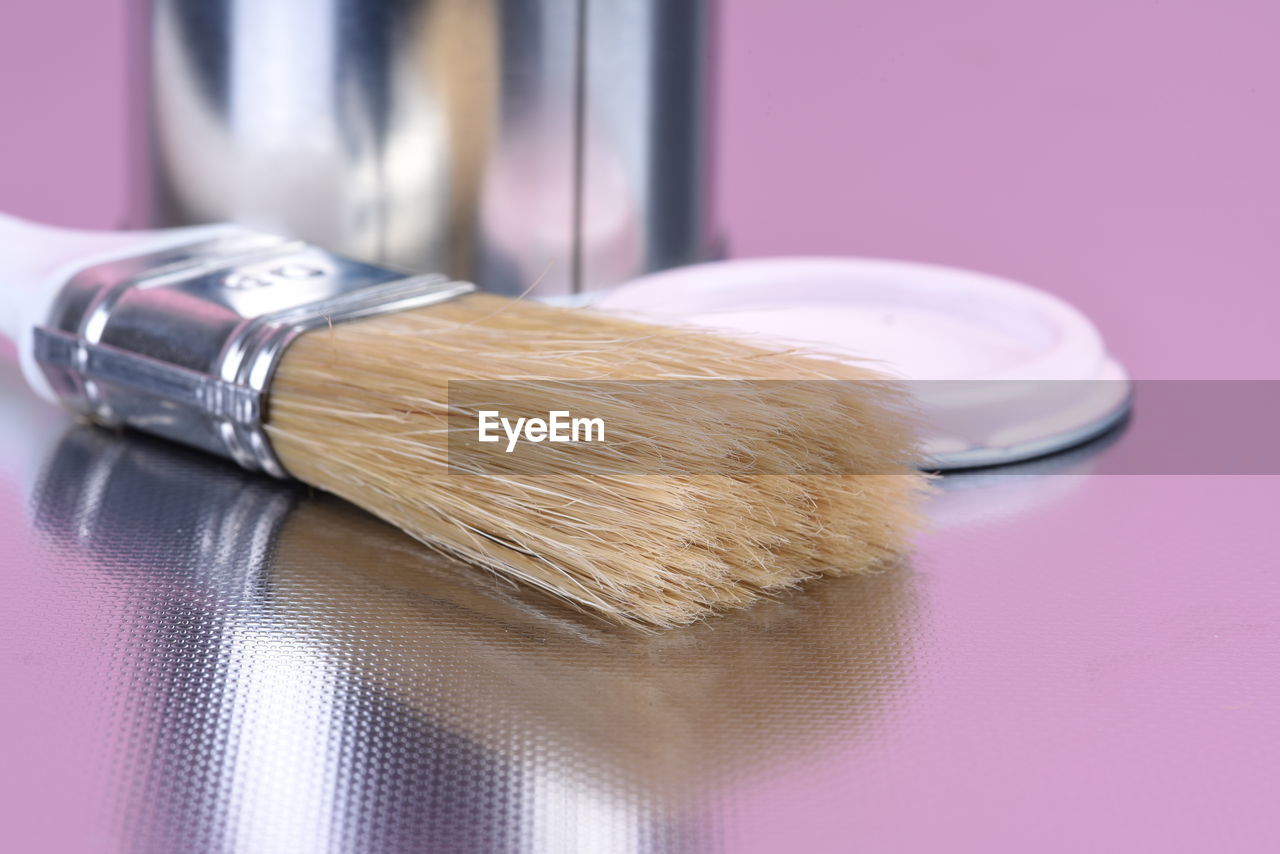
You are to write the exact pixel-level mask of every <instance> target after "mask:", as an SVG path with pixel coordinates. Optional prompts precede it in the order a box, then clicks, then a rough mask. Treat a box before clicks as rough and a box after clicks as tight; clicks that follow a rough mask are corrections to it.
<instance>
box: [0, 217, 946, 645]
mask: <svg viewBox="0 0 1280 854" xmlns="http://www.w3.org/2000/svg"><path fill="white" fill-rule="evenodd" d="M0 245H2V246H3V250H0V280H2V281H3V286H2V287H0V300H3V302H2V303H0V322H2V323H3V331H4V333H5V334H6V335H7V336H8V337H9V338H10V339H12V340H13V341H14V342H15V343H16V344H17V347H18V351H19V356H20V359H21V361H22V364H23V368H24V375H25V376H26V378H27V380H28V382H29V383H30V384H31V385H32V386H33V387H34V388H35V389H36V390H37V392H39V393H41V394H42V395H44V396H45V397H47V398H49V399H52V400H58V401H61V402H62V403H63V404H65V405H66V406H68V407H69V408H70V409H72V410H73V411H76V412H78V413H81V414H82V415H84V416H87V417H88V418H90V419H92V420H94V421H96V422H99V423H101V424H105V425H126V426H129V427H134V428H138V429H141V430H145V431H147V432H150V433H153V434H157V435H160V436H163V437H166V438H169V439H173V440H177V441H180V442H184V443H186V444H188V445H192V446H195V447H197V448H200V449H202V450H205V451H209V452H211V453H215V454H219V455H222V456H225V457H229V458H230V459H232V460H235V461H236V462H238V463H239V464H240V465H242V466H244V467H246V468H248V469H253V470H262V471H265V472H267V473H269V474H272V475H275V476H277V477H294V478H297V479H299V480H302V481H304V482H306V483H308V484H310V485H312V486H315V487H317V488H319V489H323V490H326V491H328V492H332V493H335V494H337V495H339V496H341V497H343V498H346V499H348V500H350V501H352V502H353V503H355V504H357V505H359V506H361V507H363V508H365V509H366V510H368V511H370V512H371V513H373V514H374V515H376V516H379V517H381V518H383V519H385V520H387V521H389V522H391V523H392V524H394V525H396V526H398V527H400V528H402V529H403V530H405V531H406V532H407V533H409V534H410V535H412V536H413V537H415V538H416V539H418V540H420V541H422V542H424V543H426V544H428V545H430V546H432V547H434V548H437V549H439V550H441V551H444V552H447V553H449V554H451V555H453V556H455V557H459V558H462V559H463V560H465V561H467V562H469V563H471V564H473V565H476V566H478V567H481V568H483V569H486V570H490V571H493V572H496V573H499V574H501V575H504V576H507V577H510V578H515V579H519V580H521V581H523V582H525V583H528V584H532V585H534V586H536V587H539V588H541V589H543V590H545V591H549V592H551V593H553V594H555V595H557V596H560V597H562V598H564V599H565V600H568V601H569V602H572V603H575V604H577V605H579V606H582V607H585V608H588V609H591V610H593V611H596V612H599V613H602V614H605V615H608V616H611V617H614V618H617V619H620V620H624V621H630V622H634V623H637V624H642V625H649V626H670V625H676V624H681V623H687V622H691V621H693V620H697V619H700V618H702V617H704V616H705V615H707V614H709V613H712V612H715V611H718V610H723V609H725V608H729V607H735V606H741V605H746V604H749V603H751V602H753V601H755V600H757V599H759V598H761V597H764V596H769V595H771V594H773V593H775V592H777V591H780V590H782V589H785V588H788V587H791V586H794V585H796V584H798V583H800V582H803V581H805V580H806V579H809V578H812V577H815V576H820V575H827V574H831V575H839V574H848V573H853V572H861V571H869V570H872V569H874V568H876V567H878V566H881V565H883V564H884V563H885V562H886V561H889V560H892V559H893V558H895V557H896V556H898V555H899V554H900V553H902V552H903V551H904V550H905V549H906V547H907V541H908V537H909V533H910V530H911V527H912V525H913V520H914V518H915V517H914V513H913V506H914V502H915V499H916V497H917V496H918V495H919V494H920V492H921V478H920V477H919V476H918V475H917V474H916V473H915V470H914V468H913V465H912V464H913V461H914V445H913V434H912V431H911V427H910V419H909V416H908V414H907V413H906V408H905V399H904V397H903V395H902V394H900V393H899V391H898V390H897V389H896V387H895V386H894V385H893V384H892V383H887V382H884V381H883V378H882V377H881V375H880V374H878V373H877V372H876V371H874V370H872V369H870V368H868V367H866V366H864V365H859V364H848V363H845V362H840V361H835V360H832V359H827V358H821V357H819V356H815V355H810V354H805V353H802V352H797V351H796V350H795V349H793V348H785V347H771V346H767V345H762V344H760V343H758V342H751V341H745V340H741V339H738V338H735V337H732V336H729V335H724V334H719V333H716V332H714V331H709V330H703V329H692V328H681V327H672V326H663V325H658V324H652V323H648V322H644V321H642V320H638V319H634V318H628V317H621V316H611V315H607V314H602V313H593V312H590V311H586V310H582V309H570V308H560V307H553V306H549V305H544V304H540V303H537V302H534V301H530V300H510V299H504V298H500V297H496V296H493V295H489V294H485V293H482V292H479V291H478V290H477V289H476V288H475V287H474V286H473V285H471V284H470V283H466V282H458V281H453V280H450V279H449V278H447V277H445V276H438V275H436V276H421V275H413V274H406V273H404V272H401V271H397V270H392V269H388V268H385V267H380V266H375V265H370V264H365V263H362V262H358V261H355V260H352V259H349V258H344V257H341V256H338V255H335V254H332V253H329V252H326V251H325V250H323V249H320V248H317V247H314V246H310V245H308V244H305V243H301V242H297V241H290V240H286V239H283V238H280V237H277V236H274V235H267V234H261V233H257V232H253V231H248V230H245V229H242V228H240V227H237V226H230V225H218V226H200V227H193V228H186V229H170V230H165V231H156V232H118V233H98V232H78V231H67V230H61V229H52V228H48V227H44V226H37V225H33V224H30V223H26V222H22V221H19V220H16V219H12V218H8V217H0ZM495 381H500V385H499V386H498V388H497V390H496V391H495V390H494V387H493V385H492V384H493V383H494V382H495ZM468 383H470V384H472V385H471V386H468V385H467V384H468ZM724 383H729V386H728V389H727V391H726V390H724V386H723V385H721V384H724ZM455 386H456V387H458V388H465V389H470V390H471V391H472V396H470V397H468V396H467V395H466V394H462V393H459V394H458V395H456V396H455V394H454V390H455ZM477 386H478V387H479V388H481V389H482V391H481V392H475V391H474V387H477ZM476 395H479V396H476ZM485 395H492V396H493V397H486V396H485ZM504 396H505V397H504ZM504 408H505V409H508V410H511V411H512V412H513V413H516V414H520V413H526V414H521V415H520V417H521V418H524V420H523V421H520V420H519V419H516V423H518V424H523V425H524V427H523V433H522V434H519V436H523V438H524V439H526V440H528V442H534V443H536V442H538V441H539V437H541V438H547V435H548V432H549V430H550V432H552V433H554V424H552V425H550V427H549V425H548V423H547V422H546V420H542V421H541V422H540V424H539V425H538V426H539V431H537V432H535V431H534V430H533V429H532V427H533V426H534V422H535V421H536V420H537V419H533V418H532V417H531V416H528V415H527V412H528V411H529V410H531V409H538V410H540V411H542V412H544V414H548V415H549V416H551V418H550V421H551V422H554V421H555V417H554V414H555V413H564V414H566V415H567V414H570V413H574V414H579V415H585V416H595V417H594V418H588V419H587V420H588V421H598V422H599V425H600V427H601V429H600V431H599V433H600V434H601V435H599V436H598V437H597V439H598V440H600V441H599V444H598V445H591V446H588V445H582V444H575V443H574V442H572V441H568V440H566V441H568V444H565V445H563V446H557V445H554V444H551V443H548V444H539V445H528V442H526V445H528V446H529V447H530V448H531V450H530V451H529V452H528V453H517V454H511V453H508V452H507V451H506V450H504V448H505V447H507V446H504V444H503V443H502V441H500V439H501V437H500V436H495V437H490V438H489V439H486V438H485V437H484V430H483V426H484V421H485V418H486V417H487V416H486V413H492V414H493V415H495V416H500V415H501V414H502V411H503V409H504ZM513 418H514V415H513ZM477 425H480V426H479V427H477ZM517 432H518V431H517ZM519 436H517V438H519ZM459 437H461V438H459ZM491 440H493V441H496V444H485V445H483V446H481V445H480V444H477V442H481V443H483V442H486V441H491ZM510 450H514V448H510ZM534 451H537V453H534ZM553 452H554V453H553Z"/></svg>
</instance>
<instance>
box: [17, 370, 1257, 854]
mask: <svg viewBox="0 0 1280 854" xmlns="http://www.w3.org/2000/svg"><path fill="white" fill-rule="evenodd" d="M0 370H2V371H3V372H2V373H0V415H2V416H3V420H2V421H0V426H2V427H3V431H4V432H3V435H4V441H3V442H0V550H2V551H0V554H2V555H3V567H2V568H3V572H2V573H0V676H2V677H3V685H4V703H3V704H2V705H0V756H3V757H4V759H3V762H2V764H0V839H2V843H0V844H2V845H3V848H4V850H9V851H24V852H25V851H40V852H45V851H84V852H113V851H137V852H157V854H159V853H160V852H164V854H169V852H326V851H353V852H401V851H429V852H471V851H474V852H506V851H547V852H571V851H583V852H611V851H621V852H666V851H673V852H680V851H692V852H701V851H717V850H727V851H743V852H774V851H818V852H821V851H854V850H858V851H864V850H865V851H896V850H917V851H943V850H946V851H958V850H981V851H995V850H998V851H1031V850H1035V851H1083V850H1100V851H1161V852H1165V851H1203V850H1227V851H1267V850H1275V849H1276V847H1277V845H1280V834H1278V832H1277V831H1278V827H1280V820H1278V819H1277V818H1276V817H1275V812H1274V810H1273V806H1274V803H1273V802H1274V796H1275V793H1276V792H1277V791H1280V762H1278V761H1277V760H1278V759H1280V749H1278V748H1280V733H1278V730H1277V726H1276V721H1277V720H1278V719H1280V717H1278V715H1277V712H1278V711H1280V710H1278V709H1277V702H1276V700H1277V694H1278V692H1277V676H1276V673H1277V664H1280V629H1278V620H1277V611H1278V610H1280V607H1278V606H1277V602H1278V601H1280V596H1278V594H1280V585H1278V582H1277V578H1278V577H1280V576H1278V574H1277V573H1276V569H1277V566H1276V562H1277V549H1276V545H1277V541H1276V534H1275V533H1274V531H1275V529H1274V524H1273V520H1272V516H1273V508H1274V490H1275V486H1276V479H1275V478H1267V477H1220V478H1218V477H1173V476H1169V477H1121V476H1093V475H1090V474H1089V469H1090V466H1091V465H1092V464H1093V461H1095V460H1096V457H1093V456H1091V454H1096V453H1101V454H1106V453H1109V450H1108V449H1106V448H1105V447H1104V448H1101V449H1094V450H1092V451H1089V452H1085V453H1082V454H1079V455H1077V456H1075V457H1072V458H1069V459H1065V460H1060V461H1058V462H1056V463H1054V464H1052V465H1040V466H1039V467H1032V468H1030V469H1024V470H1021V471H1020V472H1019V473H1018V474H1016V475H1002V476H992V475H991V474H986V475H972V476H967V477H964V478H956V479H953V480H951V481H949V482H948V484H947V488H946V490H945V491H944V492H943V494H942V495H941V496H940V497H939V498H938V499H937V500H936V501H935V502H934V503H933V504H932V505H931V510H930V512H931V515H932V517H933V530H932V532H931V533H929V534H928V535H927V536H925V537H924V538H923V539H922V542H921V546H920V550H919V553H918V554H917V555H916V556H915V557H914V558H913V561H912V564H911V566H904V567H901V568H899V569H897V570H895V571H892V572H888V573H885V574H883V575H880V576H877V577H872V578H863V579H846V580H842V581H835V582H831V583H823V584H815V585H813V586H812V587H811V588H809V589H808V590H806V591H803V592H801V593H799V594H797V595H793V596H788V597H785V598H784V599H782V600H781V601H778V602H773V603H768V604H766V605H764V606H763V607H759V608H756V609H754V610H752V611H749V612H746V613H739V614H734V615H730V616H727V617H725V618H722V619H717V620H714V621H711V622H709V623H707V624H705V625H700V626H696V627H693V628H691V629H687V630H679V631H673V632H669V633H665V634H660V635H654V636H647V635H637V634H635V633H631V632H625V631H619V630H616V629H611V628H609V627H608V626H605V625H602V624H600V623H597V622H595V621H593V620H591V619H589V618H585V617H583V616H581V615H577V614H575V613H573V612H571V611H568V610H566V609H563V608H560V607H557V606H555V605H553V604H550V603H547V602H545V601H543V600H540V599H538V598H537V597H535V596H529V595H526V594H525V593H524V592H522V591H520V590H518V589H516V588H513V587H511V586H509V585H506V584H504V583H502V582H499V581H496V580H493V579H489V578H484V577H477V576H476V575H475V574H474V573H473V572H471V571H469V570H466V569H464V568H460V567H458V566H455V565H453V564H450V563H448V562H447V561H444V560H442V559H440V558H438V557H435V556H433V555H431V554H430V553H428V552H426V551H424V550H423V549H421V548H420V547H418V546H417V545H416V544H414V543H413V542H412V541H410V540H408V539H407V538H405V537H404V536H403V535H401V534H399V533H398V532H396V531H395V530H393V529H390V528H388V527H387V526H385V525H383V524H381V523H379V522H377V521H375V520H373V519H371V518H370V517H368V516H366V515H364V514H363V513H361V512H359V511H358V510H356V509H354V508H352V507H350V506H348V505H345V504H343V503H341V502H339V501H336V500H333V499H331V498H328V497H325V496H318V495H313V494H310V493H308V491H307V490H305V489H302V488H297V487H293V486H290V485H288V484H282V483H279V482H276V481H272V480H270V479H269V478H265V477H261V476H254V475H251V474H248V473H244V472H241V471H239V470H238V469H236V468H235V467H234V466H232V465H230V464H227V463H223V462H221V461H218V460H215V459H212V458H205V457H202V456H199V455H197V454H195V453H194V452H188V451H186V450H183V449H181V448H178V447H176V446H170V445H166V444H164V443H161V442H159V441H157V440H150V439H146V438H141V437H122V436H117V435H114V434H112V433H109V432H107V431H103V430H100V429H97V428H89V427H75V426H73V425H72V423H71V422H70V420H69V419H68V418H67V417H66V416H64V415H62V414H61V413H59V412H57V411H55V410H53V409H51V408H47V407H44V406H43V405H42V404H39V403H36V402H33V401H30V400H29V398H27V397H25V396H23V392H22V390H21V388H20V384H19V380H18V379H17V377H16V373H15V372H14V371H13V370H12V368H10V367H8V366H6V367H5V368H4V369H0ZM1135 436H1136V438H1137V439H1138V440H1140V439H1141V431H1140V430H1139V431H1131V433H1130V434H1126V435H1125V436H1122V437H1121V438H1120V441H1132V440H1134V437H1135Z"/></svg>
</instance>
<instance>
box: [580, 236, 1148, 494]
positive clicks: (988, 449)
mask: <svg viewBox="0 0 1280 854" xmlns="http://www.w3.org/2000/svg"><path fill="white" fill-rule="evenodd" d="M595 305H596V307H598V308H604V309H609V310H614V311H626V312H630V313H637V314H639V313H643V314H645V315H648V316H650V317H664V318H666V319H668V320H670V319H672V318H673V317H674V318H678V319H679V320H681V321H683V322H691V323H696V324H699V325H703V326H710V327H716V328H721V329H728V330H733V331H738V332H746V333H751V334H753V335H766V336H771V337H775V338H779V339H783V340H786V341H789V342H801V343H805V344H809V345H812V346H815V347H817V348H820V349H822V350H824V351H827V352H833V351H834V352H837V353H848V354H850V355H852V356H857V357H860V358H863V359H869V360H873V361H875V362H879V363H880V367H882V369H884V370H885V371H886V372H888V373H891V374H893V375H895V376H898V377H901V378H902V379H904V380H907V381H908V382H909V385H910V388H911V389H912V391H913V392H915V394H916V396H917V398H918V399H919V400H920V403H921V407H922V409H923V410H924V415H925V421H926V423H927V424H928V427H927V429H926V430H925V435H924V436H923V437H922V438H923V442H924V449H925V452H926V453H927V454H928V456H929V459H930V463H931V465H930V467H934V468H940V469H955V468H965V467H969V466H981V465H999V464H1002V463H1010V462H1015V461H1017V460H1025V459H1029V458H1031V457H1035V456H1040V455H1042V454H1047V453H1052V452H1054V451H1058V450H1061V449H1063V448H1068V447H1071V446H1073V445H1077V444H1079V443H1081V442H1084V441H1086V440H1088V439H1091V438H1093V437H1094V436H1097V435H1099V434H1100V433H1102V432H1104V431H1105V430H1107V429H1108V428H1110V427H1112V426H1114V425H1115V424H1116V423H1117V422H1119V421H1120V420H1121V419H1122V418H1123V417H1124V415H1125V414H1126V413H1127V412H1128V410H1129V405H1130V398H1131V386H1130V381H1129V377H1128V374H1127V373H1126V372H1125V370H1124V368H1123V367H1121V366H1120V365H1119V364H1118V363H1117V362H1116V361H1115V360H1114V359H1112V358H1111V357H1110V356H1108V355H1107V353H1106V350H1105V348H1104V347H1103V344H1102V338H1101V336H1100V335H1099V334H1098V331H1097V329H1096V328H1095V327H1094V326H1093V324H1092V323H1090V322H1089V320H1088V319H1087V318H1085V317H1084V315H1082V314H1080V312H1078V311H1077V310H1076V309H1075V308H1073V307H1072V306H1070V305H1068V304H1067V303H1065V302H1063V301H1062V300H1059V299H1057V298H1056V297H1053V296H1050V295H1049V294H1046V293H1044V292H1043V291H1039V290H1036V289H1034V288H1031V287H1029V286H1027V285H1022V284H1019V283H1017V282H1013V281H1009V280H1007V279H1000V278H996V277H994V276H988V275H985V274H982V273H974V272H969V271H966V270H958V269H954V268H950V267H939V266H933V265H928V264H915V263H908V262H902V261H881V260H869V259H854V258H776V259H759V260H742V261H725V262H718V263H713V264H701V265H697V266H693V267H684V268H679V269H676V270H669V271H667V272H664V273H657V274H654V275H651V276H646V277H644V278H641V279H637V280H635V281H633V282H631V283H629V284H627V285H624V286H622V287H621V288H618V289H617V290H615V291H612V292H609V293H606V294H603V295H601V297H600V299H599V300H598V301H597V302H596V303H595Z"/></svg>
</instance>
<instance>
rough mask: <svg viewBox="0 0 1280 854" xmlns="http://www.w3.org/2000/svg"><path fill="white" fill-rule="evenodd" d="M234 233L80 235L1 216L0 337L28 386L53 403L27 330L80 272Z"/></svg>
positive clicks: (212, 228) (204, 229) (202, 228)
mask: <svg viewBox="0 0 1280 854" xmlns="http://www.w3.org/2000/svg"><path fill="white" fill-rule="evenodd" d="M235 228H236V227H235V226H230V225H197V226H190V227H187V228H168V229H162V230H159V231H83V230H80V229H70V228H55V227H53V226H48V225H39V224H36V223H33V222H28V221H27V220H22V219H18V218H17V217H12V216H8V215H6V214H0V335H3V336H4V337H5V338H8V339H9V340H10V341H12V342H13V343H14V344H15V346H16V347H17V349H18V354H19V358H20V359H21V361H22V371H23V374H24V375H25V376H26V378H27V382H28V383H29V384H30V385H31V387H32V388H34V389H35V390H36V391H37V392H38V393H40V395H41V396H42V397H45V398H48V399H50V400H52V399H54V395H53V392H52V391H51V390H50V389H49V387H48V384H47V383H46V382H45V379H44V374H43V373H42V372H41V371H40V369H39V367H38V366H37V365H36V364H35V359H34V358H33V353H32V345H31V331H32V330H33V329H34V328H35V327H36V326H39V325H40V324H42V323H44V322H45V319H46V318H47V317H48V316H49V311H50V309H51V308H52V307H53V301H54V299H56V298H57V296H58V291H59V290H61V288H62V286H63V285H64V284H66V282H67V280H68V279H70V278H71V277H72V276H74V275H75V274H76V273H77V272H78V271H80V270H82V269H84V268H85V267H89V266H92V265H94V264H101V263H104V262H107V261H112V260H115V259H118V258H127V257H130V256H135V255H145V254H147V253H149V252H156V251H159V250H161V249H166V248H169V247H171V246H180V245H182V244H184V243H194V242H196V241H199V240H204V239H208V238H211V237H214V236H216V235H218V234H221V233H226V232H229V231H234V230H235Z"/></svg>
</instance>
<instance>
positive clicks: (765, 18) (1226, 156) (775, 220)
mask: <svg viewBox="0 0 1280 854" xmlns="http://www.w3.org/2000/svg"><path fill="white" fill-rule="evenodd" d="M127 2H128V0H93V2H86V0H44V2H41V3H28V4H16V3H12V4H8V6H7V7H6V9H5V11H4V13H3V23H2V24H0V110H2V111H3V112H2V114H3V115H4V116H6V121H5V122H4V125H5V132H4V133H3V134H0V209H3V210H9V211H12V212H15V213H20V214H25V215H27V216H31V217H34V218H39V219H46V220H50V221H53V222H61V223H68V224H78V225H92V226H109V225H113V224H116V223H118V222H120V221H121V219H122V217H123V215H124V213H123V212H124V208H125V192H126V185H125V178H124V175H123V169H122V164H123V162H124V152H125V147H124V141H123V134H124V123H123V120H122V115H121V114H122V110H121V102H122V98H123V91H124V75H123V71H122V68H121V57H122V51H123V42H124V38H123V35H124V28H123V25H122V23H121V11H122V9H123V8H124V6H126V5H127ZM722 7H723V24H724V28H723V45H722V50H721V58H722V67H721V69H720V87H719V88H720V109H719V115H718V117H717V119H718V130H719V140H720V146H719V147H720V152H719V153H720V158H721V159H720V168H719V174H718V191H717V202H718V207H719V210H720V211H721V220H722V221H723V222H724V224H725V227H726V230H727V233H728V235H729V238H730V242H731V247H732V251H733V253H734V254H736V255H744V256H749V255H777V254H837V255H838V254H857V255H873V256H883V257H894V258H908V259H917V260H925V261H934V262H939V263H945V264H954V265H958V266H965V267H972V268H976V269H979V270H985V271H988V272H993V273H998V274H1002V275H1006V276H1010V277H1013V278H1016V279H1020V280H1023V281H1026V282H1030V283H1033V284H1036V285H1038V286H1041V287H1044V288H1046V289H1048V290H1050V291H1052V292H1054V293H1057V294H1059V295H1061V296H1064V297H1066V298H1068V299H1070V300H1071V301H1073V302H1074V303H1076V304H1077V305H1078V306H1079V307H1080V308H1082V309H1084V310H1085V312H1086V313H1088V314H1089V315H1090V316H1092V317H1093V318H1094V319H1095V320H1096V321H1097V322H1098V323H1099V325H1100V326H1101V327H1102V329H1103V332H1104V334H1105V335H1106V336H1107V338H1108V340H1109V342H1110V344H1111V347H1112V349H1113V350H1114V351H1115V352H1116V353H1117V354H1118V355H1119V356H1120V357H1121V358H1122V359H1123V360H1124V361H1125V362H1127V363H1128V364H1129V366H1130V368H1131V369H1132V371H1133V372H1134V374H1135V375H1137V376H1139V377H1143V378H1223V377H1239V378H1271V377H1276V376H1280V367H1278V365H1280V359H1277V350H1276V347H1275V346H1274V345H1273V343H1272V340H1271V335H1270V329H1271V326H1272V325H1273V322H1274V321H1273V316H1274V314H1275V311H1276V309H1277V308H1280V296H1278V294H1280V285H1278V283H1280V241H1277V240H1276V235H1277V234H1280V215H1278V211H1280V170H1278V169H1276V168H1275V160H1276V157H1277V152H1280V121H1277V115H1276V112H1277V106H1276V105H1277V104H1280V73H1277V72H1278V71H1280V69H1277V62H1276V59H1275V43H1274V37H1275V33H1276V32H1277V28H1278V27H1280V7H1277V6H1276V5H1275V4H1274V3H1271V2H1268V0H1221V2H1214V3H1206V2H1200V0H1167V1H1166V2H1153V0H1107V2H1074V3H1026V2H1019V0H972V2H966V3H949V2H944V0H895V2H891V3H854V2H848V0H787V2H780V0H731V2H725V3H723V4H722ZM1135 293H1138V294H1141V295H1142V299H1141V300H1135V299H1134V294H1135Z"/></svg>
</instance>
